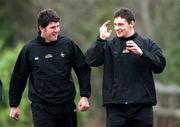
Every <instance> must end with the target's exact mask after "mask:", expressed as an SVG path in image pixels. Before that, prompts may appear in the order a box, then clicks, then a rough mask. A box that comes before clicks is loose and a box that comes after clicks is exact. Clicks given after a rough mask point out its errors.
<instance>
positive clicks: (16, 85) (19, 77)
mask: <svg viewBox="0 0 180 127" xmlns="http://www.w3.org/2000/svg"><path fill="white" fill-rule="evenodd" d="M28 76H29V65H28V60H27V52H26V48H25V47H24V48H23V49H22V50H21V52H20V54H19V56H18V59H17V61H16V64H15V66H14V70H13V73H12V76H11V81H10V88H9V105H10V106H11V107H17V106H18V105H19V104H20V101H21V97H22V94H23V91H24V89H25V86H26V82H27V78H28Z"/></svg>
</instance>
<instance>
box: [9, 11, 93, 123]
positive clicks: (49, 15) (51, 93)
mask: <svg viewBox="0 0 180 127" xmlns="http://www.w3.org/2000/svg"><path fill="white" fill-rule="evenodd" d="M37 19H38V30H39V35H38V36H37V37H35V38H34V39H33V40H31V41H30V42H28V43H26V44H25V46H24V47H23V48H22V50H21V52H20V54H19V57H18V59H17V62H16V64H15V67H14V71H13V74H12V78H11V82H10V89H9V100H10V107H11V111H10V117H12V118H13V119H15V120H18V117H19V113H20V111H19V108H18V106H19V104H20V100H21V97H22V94H23V91H24V89H25V85H26V82H27V79H28V78H29V99H30V101H31V102H32V103H31V108H32V115H33V122H34V126H35V127H77V116H76V106H75V103H74V99H75V86H74V83H73V79H72V76H71V70H72V68H73V69H74V71H75V73H76V75H77V77H78V81H79V85H80V96H81V98H80V101H79V103H78V110H79V111H86V110H87V109H88V108H89V101H88V98H89V97H90V92H91V87H90V67H89V66H88V64H87V63H86V62H85V57H84V55H83V53H82V51H81V50H80V48H79V47H78V46H77V45H76V44H75V43H74V42H73V41H72V40H71V39H69V38H68V37H65V36H62V35H59V32H60V18H59V16H58V15H57V14H56V12H55V11H53V10H51V9H45V10H42V11H41V12H40V13H39V15H38V18H37Z"/></svg>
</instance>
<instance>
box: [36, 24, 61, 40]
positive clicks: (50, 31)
mask: <svg viewBox="0 0 180 127" xmlns="http://www.w3.org/2000/svg"><path fill="white" fill-rule="evenodd" d="M39 29H40V32H41V37H43V38H44V39H45V41H46V42H52V41H56V40H57V38H58V34H59V32H60V23H59V22H50V23H49V24H48V25H47V26H46V27H41V26H40V27H39Z"/></svg>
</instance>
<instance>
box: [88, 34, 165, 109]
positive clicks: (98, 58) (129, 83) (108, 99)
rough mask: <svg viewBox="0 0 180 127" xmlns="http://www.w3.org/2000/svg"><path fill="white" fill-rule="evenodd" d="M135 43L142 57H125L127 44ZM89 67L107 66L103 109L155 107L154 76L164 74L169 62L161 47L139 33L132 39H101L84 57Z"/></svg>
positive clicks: (126, 55)
mask: <svg viewBox="0 0 180 127" xmlns="http://www.w3.org/2000/svg"><path fill="white" fill-rule="evenodd" d="M128 40H133V41H134V42H135V43H136V44H137V45H138V46H139V47H140V48H141V49H142V51H143V55H142V56H138V55H135V54H133V53H131V52H129V53H127V52H126V53H123V50H124V49H125V46H126V41H128ZM85 56H86V61H87V63H88V64H89V65H91V66H93V67H96V66H100V65H102V64H103V65H104V72H103V73H104V74H103V105H104V106H106V105H109V104H148V105H155V104H156V92H155V85H154V80H153V74H152V72H154V73H160V72H162V71H163V69H164V67H165V65H166V61H165V58H164V56H163V55H162V51H161V49H160V48H159V47H158V45H157V44H156V43H155V42H153V41H152V40H150V39H149V38H145V37H141V36H140V35H138V34H137V33H135V34H133V35H132V36H131V37H129V38H118V37H114V38H113V39H112V40H108V41H104V40H101V39H100V38H99V37H98V38H97V40H96V42H95V43H94V44H93V45H92V46H91V47H90V48H89V49H88V50H87V52H86V53H85Z"/></svg>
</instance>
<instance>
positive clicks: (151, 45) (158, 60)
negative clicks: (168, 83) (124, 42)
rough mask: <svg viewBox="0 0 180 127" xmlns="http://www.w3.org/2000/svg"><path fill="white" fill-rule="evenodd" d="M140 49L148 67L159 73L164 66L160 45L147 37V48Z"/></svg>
mask: <svg viewBox="0 0 180 127" xmlns="http://www.w3.org/2000/svg"><path fill="white" fill-rule="evenodd" d="M142 51H143V55H142V56H141V57H142V59H143V60H144V61H145V62H146V63H147V65H148V66H149V67H150V69H151V70H152V71H153V72H154V73H161V72H162V71H163V70H164V68H165V66H166V60H165V57H164V56H163V53H162V50H161V49H160V47H159V46H158V45H157V44H156V43H155V42H153V41H152V40H150V39H148V50H146V49H142Z"/></svg>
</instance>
